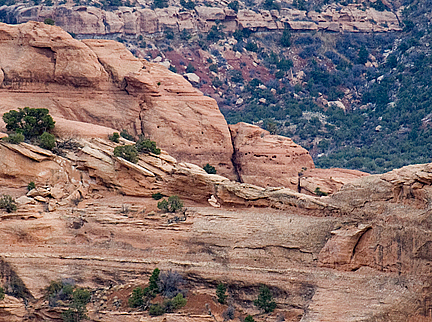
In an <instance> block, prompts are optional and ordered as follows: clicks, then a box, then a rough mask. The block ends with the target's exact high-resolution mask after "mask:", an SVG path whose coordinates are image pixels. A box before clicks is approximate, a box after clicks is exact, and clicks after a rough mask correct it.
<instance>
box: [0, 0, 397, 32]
mask: <svg viewBox="0 0 432 322" xmlns="http://www.w3.org/2000/svg"><path fill="white" fill-rule="evenodd" d="M362 9H363V8H362V7H360V5H357V4H354V5H353V4H351V5H347V6H340V5H335V4H332V5H328V6H325V7H324V8H323V10H322V11H321V12H315V11H309V12H307V11H302V10H297V9H287V8H282V9H281V10H280V12H278V11H277V10H272V11H271V12H270V11H267V10H261V11H259V12H255V11H252V10H248V9H241V10H239V11H238V13H236V12H235V11H234V10H230V9H228V8H226V6H224V5H222V6H221V7H215V6H214V7H207V6H200V5H198V6H197V7H196V8H195V10H190V11H183V12H181V11H179V8H178V7H177V6H170V7H168V8H162V9H159V8H157V9H155V10H150V9H141V8H126V7H119V8H118V9H116V10H113V11H105V10H102V9H99V8H95V7H86V6H74V7H70V6H68V5H60V6H52V7H46V6H35V7H24V6H20V5H16V6H8V7H4V8H2V9H0V13H2V14H3V15H2V16H5V17H6V18H7V19H9V20H10V21H7V22H10V23H12V22H18V23H24V22H28V21H32V20H33V21H43V20H44V19H45V18H52V19H54V20H55V22H56V24H57V25H58V26H61V27H62V28H64V29H65V30H67V31H68V32H73V33H75V34H77V35H91V34H96V35H118V34H135V35H138V34H154V33H157V32H161V31H164V30H166V29H168V28H169V29H171V30H174V31H181V30H183V29H187V30H200V31H201V32H207V31H208V30H209V29H210V28H211V27H212V26H213V25H214V24H215V21H216V20H218V21H221V23H222V24H223V25H224V26H225V27H226V31H235V30H236V29H239V28H250V29H254V30H277V29H279V30H280V29H283V28H284V27H285V25H284V24H285V23H286V24H288V25H289V26H290V27H291V29H293V30H324V31H326V30H327V31H332V32H344V31H346V32H385V31H399V30H401V27H400V25H399V20H398V17H397V15H396V14H395V13H393V12H391V11H376V10H375V9H373V8H368V9H366V10H362Z"/></svg>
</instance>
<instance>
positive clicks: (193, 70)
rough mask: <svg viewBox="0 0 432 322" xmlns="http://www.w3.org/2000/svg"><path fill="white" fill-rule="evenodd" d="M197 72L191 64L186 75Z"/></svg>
mask: <svg viewBox="0 0 432 322" xmlns="http://www.w3.org/2000/svg"><path fill="white" fill-rule="evenodd" d="M193 72H195V67H194V65H192V64H191V63H189V64H188V65H187V67H186V73H193Z"/></svg>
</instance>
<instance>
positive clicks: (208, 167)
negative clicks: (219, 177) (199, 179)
mask: <svg viewBox="0 0 432 322" xmlns="http://www.w3.org/2000/svg"><path fill="white" fill-rule="evenodd" d="M203 169H204V170H205V172H207V173H208V174H216V168H215V167H214V166H212V165H210V164H209V163H207V164H206V165H205V166H204V167H203Z"/></svg>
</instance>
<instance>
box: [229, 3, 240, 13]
mask: <svg viewBox="0 0 432 322" xmlns="http://www.w3.org/2000/svg"><path fill="white" fill-rule="evenodd" d="M228 8H230V9H232V10H234V11H235V12H238V11H239V2H238V1H237V0H235V1H231V2H230V3H228Z"/></svg>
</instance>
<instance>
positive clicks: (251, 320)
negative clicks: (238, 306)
mask: <svg viewBox="0 0 432 322" xmlns="http://www.w3.org/2000/svg"><path fill="white" fill-rule="evenodd" d="M244 322H255V320H254V318H253V317H252V315H248V316H247V317H245V319H244Z"/></svg>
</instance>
